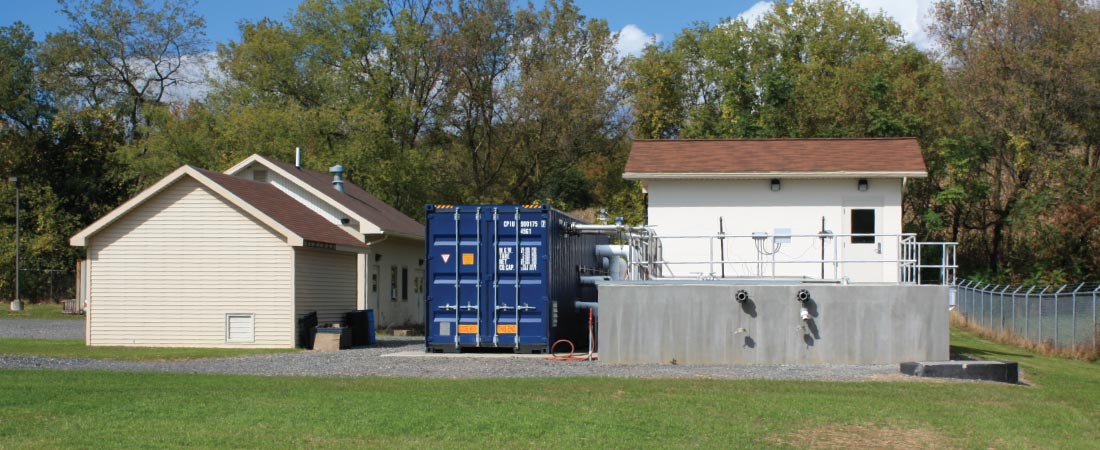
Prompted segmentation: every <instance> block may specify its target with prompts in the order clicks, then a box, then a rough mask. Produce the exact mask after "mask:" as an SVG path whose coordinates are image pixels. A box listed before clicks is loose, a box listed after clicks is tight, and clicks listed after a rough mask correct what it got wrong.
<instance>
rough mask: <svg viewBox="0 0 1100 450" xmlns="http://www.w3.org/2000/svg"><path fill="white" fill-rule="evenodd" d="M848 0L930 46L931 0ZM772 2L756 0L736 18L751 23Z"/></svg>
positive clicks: (909, 38)
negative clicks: (888, 20)
mask: <svg viewBox="0 0 1100 450" xmlns="http://www.w3.org/2000/svg"><path fill="white" fill-rule="evenodd" d="M849 1H851V2H852V3H854V4H857V5H859V6H860V7H861V8H863V9H865V10H867V11H868V12H870V13H871V14H877V13H879V12H882V13H884V14H886V16H887V17H890V18H892V19H894V21H895V22H897V23H898V24H899V25H901V30H902V32H904V33H905V39H906V40H907V41H909V42H912V43H913V44H916V46H917V48H919V49H922V50H927V49H928V48H929V47H931V46H932V39H931V38H930V37H929V36H928V30H927V28H928V25H929V23H930V20H931V19H930V15H929V10H930V9H931V8H932V0H910V1H897V0H849ZM772 3H773V2H771V1H762V2H757V3H756V4H754V5H752V7H750V8H749V9H748V10H746V11H745V12H743V13H741V14H740V15H738V16H737V18H739V19H744V20H745V22H747V23H748V24H749V25H753V24H755V23H756V21H757V20H759V19H760V16H761V15H763V14H764V13H766V12H768V11H770V10H771V8H772Z"/></svg>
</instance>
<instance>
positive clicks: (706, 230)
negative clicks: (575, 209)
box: [647, 178, 902, 282]
mask: <svg viewBox="0 0 1100 450" xmlns="http://www.w3.org/2000/svg"><path fill="white" fill-rule="evenodd" d="M857 181H858V180H857V179H856V178H851V179H781V180H780V186H781V187H780V190H779V191H772V190H771V183H770V180H768V179H760V180H649V181H648V182H647V184H648V192H649V199H648V205H649V217H648V221H649V222H648V223H649V224H650V225H653V226H655V227H656V230H657V233H658V234H659V235H661V236H685V235H715V234H717V233H718V218H719V217H722V218H723V220H724V225H725V226H724V230H725V233H726V234H727V235H745V236H748V235H751V234H752V233H753V232H755V231H763V232H766V233H768V234H769V235H771V234H773V233H774V231H775V229H776V228H789V229H790V230H791V233H792V234H795V235H810V234H814V235H816V234H817V233H818V232H819V231H820V230H821V218H822V217H824V218H825V227H826V228H827V229H829V230H831V231H833V232H834V233H850V232H851V231H850V230H849V226H850V221H851V218H850V216H849V213H848V211H849V210H850V209H852V208H858V209H874V210H875V232H876V233H878V234H900V233H901V197H902V180H901V179H897V178H894V179H870V180H869V189H868V190H867V191H865V192H860V191H859V190H857V189H856V184H857ZM662 242H663V245H664V249H665V251H664V256H665V260H668V261H707V260H709V259H710V256H711V254H712V251H713V255H714V258H713V259H715V260H717V259H719V258H718V257H719V254H720V252H719V251H718V249H717V245H718V244H717V241H714V242H708V241H707V240H705V239H702V240H700V239H694V240H683V239H663V241H662ZM769 242H770V241H769ZM725 244H726V252H727V253H726V260H727V261H729V260H740V261H755V260H756V257H757V250H756V248H755V246H754V244H753V241H752V239H750V238H742V239H726V240H725ZM834 244H835V245H836V248H835V251H836V254H837V256H839V258H840V259H842V260H875V261H879V260H883V261H895V260H896V259H897V247H898V242H897V239H890V238H882V237H880V238H878V239H877V242H876V243H873V244H860V243H856V244H853V243H851V242H850V239H837V240H832V241H826V259H833V257H834ZM880 249H881V252H880ZM777 259H779V260H792V261H798V260H804V261H813V260H816V261H820V259H821V241H820V240H819V239H816V238H803V239H795V240H794V241H793V242H792V243H791V244H788V245H785V246H784V247H783V248H782V249H781V250H780V253H779V254H778V255H777ZM767 260H768V261H770V257H768V258H767ZM671 269H672V270H673V271H674V275H675V276H690V275H692V273H693V272H694V273H699V274H702V275H710V272H712V271H713V272H715V275H720V267H719V268H714V267H711V266H708V265H705V264H695V265H673V266H671ZM826 269H827V271H826V274H825V275H826V278H842V277H849V278H850V279H851V280H852V281H857V282H894V281H897V278H898V276H897V270H898V269H897V264H884V263H881V262H874V263H850V264H842V265H841V266H840V267H839V270H836V271H834V269H833V267H832V266H828V267H827V268H826ZM726 275H727V276H771V275H773V273H772V267H771V265H770V264H766V265H764V266H763V267H758V266H757V265H756V264H755V263H749V264H728V265H727V266H726ZM774 275H776V276H785V277H791V276H800V277H801V276H809V277H813V278H819V277H820V276H821V265H820V264H818V263H806V264H780V265H777V266H776V270H775V273H774Z"/></svg>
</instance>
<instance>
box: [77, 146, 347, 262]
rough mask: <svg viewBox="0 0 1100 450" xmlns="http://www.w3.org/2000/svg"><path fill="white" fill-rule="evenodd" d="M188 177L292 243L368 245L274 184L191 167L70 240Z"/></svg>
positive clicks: (80, 239) (83, 241)
mask: <svg viewBox="0 0 1100 450" xmlns="http://www.w3.org/2000/svg"><path fill="white" fill-rule="evenodd" d="M188 177H190V178H191V179H194V180H195V181H197V182H199V184H201V185H203V186H204V187H205V188H207V189H209V190H210V191H212V192H213V193H214V194H215V195H217V196H218V197H220V198H222V199H224V200H225V201H226V202H227V203H229V204H232V205H234V206H236V207H237V208H238V209H240V210H241V211H243V212H244V213H245V214H248V215H249V216H251V217H253V218H255V219H256V220H258V221H260V222H261V223H263V224H264V225H266V226H267V227H268V228H270V229H272V230H274V232H275V233H277V234H279V235H281V236H283V237H284V238H285V239H286V242H287V243H288V244H289V245H291V246H299V247H300V246H311V245H312V246H315V245H317V244H327V245H324V246H329V245H330V246H332V248H334V249H337V250H344V251H354V252H360V251H363V250H364V249H366V248H367V244H365V243H364V242H362V241H360V240H359V239H356V238H355V236H353V235H352V234H351V233H349V232H347V231H344V230H342V229H340V227H339V226H337V225H336V224H334V223H332V222H330V221H328V220H326V219H325V218H324V217H321V216H320V215H318V214H317V213H316V212H313V210H311V209H309V208H308V207H306V206H305V205H303V204H301V203H299V202H298V201H297V200H294V199H293V198H291V197H290V196H289V195H287V194H286V193H284V192H283V191H281V190H279V189H278V188H277V187H275V186H272V185H270V184H267V183H257V182H255V181H251V180H246V179H243V178H239V177H234V176H230V175H226V174H223V173H221V172H213V171H209V170H204V169H198V168H195V167H191V166H183V167H180V168H179V169H176V170H175V171H174V172H172V173H171V174H168V176H165V177H164V178H162V179H161V180H160V181H157V182H156V183H155V184H153V186H150V187H149V188H148V189H145V190H144V191H141V192H140V193H138V195H136V196H134V197H133V198H131V199H130V200H127V201H126V202H125V203H123V204H122V205H121V206H119V207H118V208H115V209H114V210H113V211H111V212H109V213H107V215H105V216H103V217H101V218H99V220H96V221H95V222H94V223H92V224H91V225H88V227H86V228H84V229H83V230H81V231H80V232H79V233H77V234H76V235H74V236H73V237H72V238H70V239H69V243H70V244H71V245H74V246H78V247H83V246H85V245H87V239H88V237H90V236H92V235H94V234H95V233H97V232H99V231H100V230H102V229H104V228H106V227H107V226H109V225H110V224H112V223H114V222H115V221H117V220H118V219H119V218H121V217H123V216H125V215H126V214H128V213H130V212H131V211H133V210H134V209H136V208H138V207H140V206H141V205H142V204H143V203H145V202H146V201H148V200H149V199H151V198H153V197H154V196H156V195H157V194H158V193H160V192H163V191H164V190H165V189H167V188H168V187H169V186H172V185H174V184H175V183H177V182H179V181H180V180H181V179H184V178H188Z"/></svg>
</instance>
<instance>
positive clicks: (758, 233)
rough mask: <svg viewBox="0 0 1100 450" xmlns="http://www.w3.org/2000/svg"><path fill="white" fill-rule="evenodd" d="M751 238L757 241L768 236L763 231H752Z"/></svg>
mask: <svg viewBox="0 0 1100 450" xmlns="http://www.w3.org/2000/svg"><path fill="white" fill-rule="evenodd" d="M752 238H753V239H754V240H757V241H760V240H764V239H767V238H768V233H767V232H765V231H753V232H752Z"/></svg>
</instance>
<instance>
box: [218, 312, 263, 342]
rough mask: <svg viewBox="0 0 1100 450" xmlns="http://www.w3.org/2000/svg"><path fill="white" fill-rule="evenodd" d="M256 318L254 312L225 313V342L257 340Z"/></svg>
mask: <svg viewBox="0 0 1100 450" xmlns="http://www.w3.org/2000/svg"><path fill="white" fill-rule="evenodd" d="M255 330H256V318H255V315H253V314H226V315H225V342H238V343H251V342H255V341H256V333H255Z"/></svg>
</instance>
